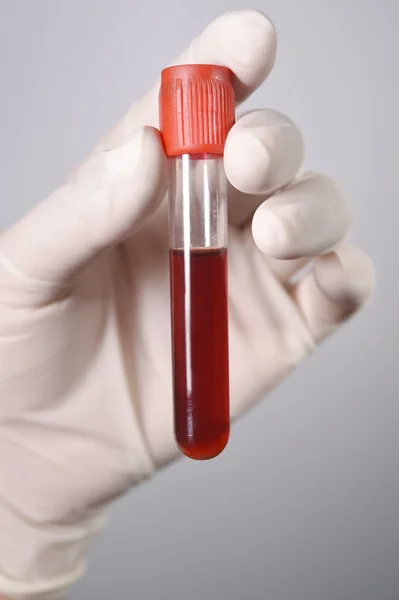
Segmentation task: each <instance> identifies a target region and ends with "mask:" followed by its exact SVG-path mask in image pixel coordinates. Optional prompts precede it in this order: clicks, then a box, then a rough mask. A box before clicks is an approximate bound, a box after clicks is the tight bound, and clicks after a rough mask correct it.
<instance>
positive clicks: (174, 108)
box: [159, 65, 235, 156]
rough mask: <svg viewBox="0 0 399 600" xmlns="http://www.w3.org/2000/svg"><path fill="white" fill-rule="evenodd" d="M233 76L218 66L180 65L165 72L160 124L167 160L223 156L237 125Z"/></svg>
mask: <svg viewBox="0 0 399 600" xmlns="http://www.w3.org/2000/svg"><path fill="white" fill-rule="evenodd" d="M232 77H233V74H232V72H231V70H230V69H228V68H227V67H221V66H217V65H179V66H176V67H168V68H167V69H164V70H163V71H162V78H161V88H160V91H159V121H160V130H161V134H162V139H163V144H164V148H165V152H166V155H167V156H177V155H179V154H202V153H209V154H223V149H224V144H225V141H226V138H227V134H228V132H229V131H230V129H231V127H232V125H233V124H234V113H235V99H234V89H233V85H232Z"/></svg>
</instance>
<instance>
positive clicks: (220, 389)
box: [170, 248, 230, 460]
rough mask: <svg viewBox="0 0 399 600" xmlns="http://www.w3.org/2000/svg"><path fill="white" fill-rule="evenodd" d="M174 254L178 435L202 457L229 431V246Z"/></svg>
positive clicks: (219, 446) (216, 449) (187, 450)
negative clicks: (227, 247)
mask: <svg viewBox="0 0 399 600" xmlns="http://www.w3.org/2000/svg"><path fill="white" fill-rule="evenodd" d="M170 254H171V256H170V261H171V262H170V264H171V303H172V337H173V369H174V402H175V436H176V441H177V444H178V446H179V448H180V450H181V451H182V452H183V453H184V454H185V455H186V456H189V457H190V458H194V459H197V460H204V459H209V458H213V457H215V456H217V455H218V454H220V452H222V450H223V449H224V448H225V446H226V444H227V442H228V439H229V432H230V418H229V368H228V315H227V252H226V249H225V248H221V249H212V248H210V249H188V250H187V254H186V255H185V252H184V250H179V249H178V250H171V253H170Z"/></svg>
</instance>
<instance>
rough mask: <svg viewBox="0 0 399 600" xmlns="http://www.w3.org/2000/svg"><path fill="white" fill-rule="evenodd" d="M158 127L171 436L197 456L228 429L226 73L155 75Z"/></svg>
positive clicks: (222, 441)
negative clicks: (163, 177)
mask: <svg viewBox="0 0 399 600" xmlns="http://www.w3.org/2000/svg"><path fill="white" fill-rule="evenodd" d="M159 100H160V102H159V107H160V128H161V134H162V138H163V144H164V148H165V152H166V154H167V156H168V157H169V163H170V165H169V167H170V178H169V242H170V243H169V246H170V286H171V313H172V314H171V321H172V360H173V388H174V425H175V437H176V442H177V445H178V447H179V448H180V450H181V452H183V454H185V455H186V456H188V457H190V458H194V459H197V460H204V459H209V458H213V457H215V456H217V455H218V454H220V452H222V450H223V449H224V448H225V446H226V444H227V442H228V439H229V433H230V415H229V356H228V301H227V180H226V176H225V173H224V168H223V149H224V143H225V140H226V137H227V134H228V132H229V130H230V128H231V126H232V125H233V123H234V112H235V110H234V108H235V106H234V104H235V103H234V90H233V86H232V73H231V71H230V70H229V69H227V68H226V67H221V66H215V65H179V66H175V67H169V68H167V69H165V70H164V71H163V72H162V80H161V88H160V98H159Z"/></svg>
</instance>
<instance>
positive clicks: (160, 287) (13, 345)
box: [0, 11, 374, 599]
mask: <svg viewBox="0 0 399 600" xmlns="http://www.w3.org/2000/svg"><path fill="white" fill-rule="evenodd" d="M275 53H276V35H275V31H274V28H273V26H272V24H271V23H270V21H268V20H267V19H266V18H265V17H264V16H263V15H262V14H260V13H258V12H254V11H240V12H232V13H228V14H226V15H224V16H222V17H220V18H219V19H217V20H216V21H214V22H213V23H211V24H210V25H209V26H208V27H207V28H206V29H205V31H203V33H202V34H201V35H200V36H199V37H198V38H197V39H195V40H194V41H193V43H192V44H191V46H190V47H189V49H188V50H186V51H185V52H184V53H183V54H182V56H181V57H179V59H178V60H177V61H176V63H219V64H223V65H226V66H228V67H230V68H231V69H232V70H233V72H234V73H235V75H236V82H235V89H236V96H237V100H238V101H239V102H242V101H243V100H245V98H247V97H248V96H249V95H250V94H251V92H253V91H254V90H255V89H256V88H257V87H258V86H259V85H260V84H261V83H262V82H263V80H264V79H265V78H266V77H267V75H268V74H269V72H270V71H271V69H272V67H273V64H274V60H275ZM157 95H158V83H157V84H156V85H155V86H154V88H153V89H152V90H151V91H150V92H149V94H148V95H147V96H145V97H144V98H143V99H142V100H141V101H140V102H138V103H137V104H136V105H135V106H133V108H132V109H131V111H130V112H129V113H128V114H127V115H126V117H125V118H124V119H123V121H122V122H121V123H120V124H119V125H118V126H117V127H116V128H115V129H114V130H113V131H112V132H111V133H110V134H109V135H108V137H107V138H106V139H105V140H103V141H102V142H101V143H100V144H99V145H98V146H97V147H96V148H95V149H94V151H93V152H92V154H91V155H90V156H89V157H88V159H87V160H86V162H85V163H84V164H83V165H82V166H81V167H80V168H79V169H78V170H77V171H76V172H75V173H74V174H73V175H72V176H71V177H70V179H69V180H68V181H67V182H66V183H65V185H63V186H62V187H61V188H59V189H58V190H56V191H55V192H54V193H53V194H52V195H51V196H50V197H49V198H47V199H46V200H44V201H43V202H42V203H41V204H39V205H38V206H37V207H36V208H34V210H32V211H31V212H30V214H28V215H27V216H26V217H25V218H23V219H22V220H21V221H20V222H18V223H17V224H16V225H15V226H13V227H12V228H10V229H9V230H8V231H5V232H4V233H3V234H2V236H1V237H0V356H1V362H0V398H1V403H0V593H3V594H4V595H5V596H7V597H9V598H46V599H50V598H51V599H53V598H57V599H58V598H60V597H62V596H63V594H64V593H65V591H66V590H67V588H68V586H69V585H70V584H71V583H72V582H74V581H75V580H76V579H77V578H78V577H79V576H80V575H81V574H82V572H83V570H84V567H85V555H86V551H87V547H88V544H89V542H90V540H91V538H92V537H93V535H94V534H95V533H96V532H97V531H98V530H99V528H100V527H101V525H102V522H103V514H104V508H105V507H106V506H107V504H108V503H109V502H110V501H111V500H113V499H114V498H116V497H117V496H119V495H120V494H122V493H123V492H125V491H127V490H128V489H129V488H131V487H132V486H133V485H135V484H137V483H139V482H140V481H141V480H142V479H144V478H146V477H148V476H149V475H151V474H152V473H153V471H154V470H156V469H157V468H158V467H160V466H161V465H163V464H165V463H167V462H168V461H170V460H171V459H173V458H174V457H175V456H176V455H177V449H176V445H175V442H174V439H173V426H172V388H171V357H170V325H169V283H168V240H167V231H168V227H167V221H166V220H167V204H166V202H165V199H164V198H165V192H166V186H167V172H166V159H165V156H164V153H163V150H162V145H161V141H160V136H159V133H158V131H157V130H156V129H155V128H156V127H157V126H158V106H157ZM302 159H303V142H302V138H301V134H300V133H299V131H298V129H297V128H296V127H295V125H294V124H293V123H292V122H291V121H290V120H289V119H288V118H287V117H285V116H284V115H282V114H279V113H277V112H275V111H272V110H260V111H256V112H252V113H250V114H247V115H245V116H243V117H242V118H241V119H238V122H237V124H236V125H235V126H234V128H233V129H232V131H231V132H230V134H229V137H228V140H227V143H226V150H225V167H226V172H227V176H228V178H229V180H230V182H231V190H230V198H229V210H230V230H229V277H230V279H229V286H230V292H229V293H230V360H231V412H232V416H233V418H234V417H237V416H238V415H239V414H240V413H242V412H243V411H244V410H245V409H246V408H248V407H249V406H250V405H251V404H253V403H254V402H255V401H257V400H259V399H261V398H262V397H263V396H264V395H265V393H267V392H268V391H269V390H270V389H271V388H272V387H273V386H275V385H276V384H278V383H279V382H280V381H281V380H282V379H283V378H284V377H285V376H286V375H287V374H288V373H289V372H290V371H291V370H292V369H293V368H294V367H295V366H296V365H298V363H300V362H301V361H302V360H303V359H304V358H305V357H306V356H307V355H308V354H309V353H310V352H311V351H312V350H313V349H314V348H315V346H316V345H317V344H318V343H320V342H321V341H322V340H323V339H324V338H325V337H326V336H327V335H329V334H331V333H332V332H334V331H335V330H336V328H337V327H338V326H339V325H340V324H341V323H343V322H344V321H345V320H346V319H347V318H348V317H350V316H351V315H352V314H353V313H355V312H356V311H357V310H358V309H359V308H360V307H361V306H362V305H363V304H364V303H365V301H366V300H367V298H368V296H369V294H370V292H371V289H372V287H373V279H374V275H373V267H372V264H371V261H370V260H369V259H368V258H367V256H365V255H364V254H363V253H362V252H361V251H359V250H357V249H356V248H354V247H352V246H348V245H346V243H345V239H346V237H347V233H348V227H349V213H348V207H347V203H346V200H345V198H344V196H343V195H342V193H341V192H340V190H339V189H338V187H337V186H336V184H335V183H334V182H333V181H331V180H330V179H329V178H327V177H325V176H323V175H318V174H316V173H304V172H301V164H302ZM315 257H316V258H315ZM313 259H314V261H313V266H312V268H311V269H307V270H305V272H304V273H303V275H302V277H299V276H298V271H299V270H301V269H302V268H303V267H305V266H306V265H308V264H309V262H310V261H311V260H313Z"/></svg>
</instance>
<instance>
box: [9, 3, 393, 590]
mask: <svg viewBox="0 0 399 600" xmlns="http://www.w3.org/2000/svg"><path fill="white" fill-rule="evenodd" d="M245 7H248V8H250V7H251V8H252V7H254V8H259V9H261V10H263V11H264V12H267V13H268V14H269V15H270V16H271V17H272V19H273V21H274V23H275V24H276V27H277V29H278V32H279V39H280V46H279V53H278V62H277V66H276V69H275V71H274V73H273V75H272V76H271V78H270V80H269V82H268V83H267V84H266V85H264V86H263V87H262V89H261V90H260V91H259V92H258V93H257V94H256V95H255V96H254V97H253V98H252V99H251V101H250V103H249V104H248V106H249V107H256V108H258V107H264V106H269V107H273V108H278V109H279V110H281V111H283V112H286V113H287V114H288V115H289V116H290V117H292V118H293V119H294V120H295V121H296V122H297V124H298V125H299V127H300V128H301V129H302V131H303V133H304V136H305V139H306V142H307V166H309V167H311V168H314V169H318V170H321V171H323V172H326V173H329V174H332V175H333V176H335V177H336V178H338V179H339V180H340V181H341V182H342V183H343V184H344V185H345V186H346V188H347V190H348V191H349V193H350V194H351V196H352V199H353V204H354V207H355V213H356V217H357V224H356V230H355V237H356V239H357V242H358V243H359V244H360V245H362V246H363V247H364V248H365V249H366V250H368V251H369V252H370V254H371V255H372V256H373V258H374V260H375V263H376V267H377V272H378V291H377V294H376V296H375V299H374V302H373V304H372V306H371V308H369V309H368V310H367V311H366V312H365V313H364V314H362V315H361V316H360V317H358V318H357V319H356V320H355V321H353V322H352V323H351V324H350V325H349V326H348V327H347V328H346V329H345V330H343V331H341V332H340V333H339V334H338V335H336V336H335V337H334V338H333V339H332V340H330V341H329V342H328V343H326V344H325V345H324V346H323V347H322V348H321V349H320V351H319V352H318V353H317V354H316V355H315V356H313V357H312V358H311V359H310V360H308V361H307V363H306V364H305V365H304V366H303V367H302V368H301V369H299V370H298V371H297V372H296V373H295V374H294V375H293V376H291V377H290V378H289V380H288V381H286V382H285V383H284V384H283V385H282V386H281V387H280V388H279V389H278V390H276V391H275V392H274V393H273V394H271V395H270V396H269V397H268V398H267V399H266V400H265V402H263V403H262V404H261V405H260V406H258V407H257V408H256V409H255V410H253V411H252V412H251V414H250V415H248V416H247V417H245V418H244V419H243V420H242V421H241V422H240V423H239V424H237V425H236V426H235V427H234V430H233V435H232V440H231V444H230V446H229V448H228V450H227V451H226V452H225V453H224V454H223V455H222V456H221V457H220V458H218V459H217V460H215V461H212V462H210V463H206V464H196V463H194V462H191V461H188V460H186V461H180V462H179V463H177V464H175V465H173V466H172V467H170V468H168V469H166V470H165V471H163V472H162V473H161V474H159V475H158V476H157V477H155V479H154V480H153V481H151V482H150V483H148V484H145V485H144V486H142V487H140V488H139V489H137V490H135V491H134V492H133V493H132V494H131V495H130V496H129V497H128V498H125V499H124V500H123V501H120V502H119V503H118V504H117V505H116V506H115V508H114V510H113V512H112V520H111V523H110V526H109V528H108V529H107V531H106V533H105V535H104V536H103V537H102V538H101V541H100V542H99V544H98V545H97V546H96V547H95V549H94V551H93V553H92V557H91V568H90V571H89V574H88V576H87V577H86V579H85V580H84V581H83V582H82V583H81V584H79V585H78V586H77V587H76V589H75V591H74V593H73V594H72V598H73V599H74V600H75V599H76V600H77V599H84V600H86V599H87V600H88V599H91V598H93V600H94V599H95V598H96V599H99V598H100V599H102V598H109V597H112V598H120V599H124V598H135V599H139V600H158V599H160V598H162V599H164V598H168V599H169V598H173V599H174V600H204V599H211V600H213V599H215V600H216V599H217V600H224V599H226V600H242V598H250V599H251V600H257V599H259V600H260V599H262V600H264V599H266V600H369V599H370V600H397V599H398V598H399V518H398V517H399V486H398V451H399V436H398V433H397V428H398V418H399V408H398V404H397V402H396V398H397V395H398V394H397V391H396V388H397V385H398V382H399V375H398V372H399V370H398V365H397V352H398V350H399V344H398V334H399V327H398V323H399V320H398V303H399V288H398V283H397V279H396V268H395V267H396V265H397V248H398V243H397V235H398V234H397V230H398V220H399V208H398V202H399V197H398V193H397V188H396V185H395V183H396V182H395V181H394V180H395V175H396V174H397V171H398V164H399V161H398V158H399V156H398V145H397V140H398V139H399V122H398V116H397V110H398V107H399V83H398V72H399V65H398V62H399V61H398V56H399V37H398V34H397V30H398V26H399V2H398V1H397V0H367V1H366V2H365V1H364V0H334V1H331V0H301V2H299V1H298V0H269V1H267V2H262V1H261V0H259V1H258V4H257V6H256V5H255V6H253V5H251V4H249V2H248V0H241V2H239V3H238V2H235V1H230V0H215V1H212V2H211V1H207V0H204V1H203V2H197V1H196V2H190V1H189V0H186V1H185V2H183V1H181V0H169V1H168V2H166V1H164V0H145V1H144V2H138V1H135V0H126V1H125V0H108V1H100V0H68V1H61V0H58V1H57V0H35V1H33V0H25V1H23V0H8V1H1V2H0V73H1V79H0V82H1V93H0V123H1V129H0V131H1V142H0V173H1V186H2V197H1V207H0V226H1V227H4V226H7V225H8V224H10V223H11V222H12V221H13V220H14V219H15V218H16V217H18V216H20V215H21V214H22V213H23V212H24V211H26V210H27V209H28V208H29V207H30V206H32V205H33V204H34V203H35V202H37V201H39V199H40V198H42V197H43V196H44V195H46V194H47V193H48V192H50V191H51V190H52V188H54V187H55V186H57V185H59V184H60V183H61V182H62V180H63V178H64V176H65V175H66V174H67V173H68V171H69V170H70V169H71V168H72V167H73V166H75V164H76V162H78V161H79V160H80V159H81V158H82V157H83V156H84V154H85V152H86V151H87V150H89V149H90V147H91V146H92V144H93V143H94V142H95V141H96V139H97V138H98V137H99V136H100V135H101V134H102V133H103V132H104V131H105V130H107V129H108V128H109V127H110V126H111V125H112V124H113V123H114V122H115V121H116V120H117V119H118V118H119V117H120V116H121V115H122V113H123V112H124V111H125V109H126V108H127V107H128V106H129V105H130V103H131V101H132V100H133V99H134V98H137V97H139V95H140V94H141V93H142V92H144V91H145V90H146V88H147V87H148V86H149V85H150V83H151V82H152V81H153V79H155V77H156V76H157V74H158V72H159V71H160V69H161V67H162V66H163V65H164V60H167V59H170V58H172V57H173V56H174V55H175V54H177V53H178V52H179V51H180V50H181V49H182V48H183V47H184V46H185V45H186V44H187V43H188V42H189V40H190V39H191V37H192V36H194V35H195V34H197V33H198V32H199V30H200V29H201V28H202V27H203V26H204V25H205V24H206V23H207V22H208V21H209V20H210V19H212V18H213V17H215V16H217V15H219V14H220V13H221V12H223V11H225V10H229V9H232V8H245Z"/></svg>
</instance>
